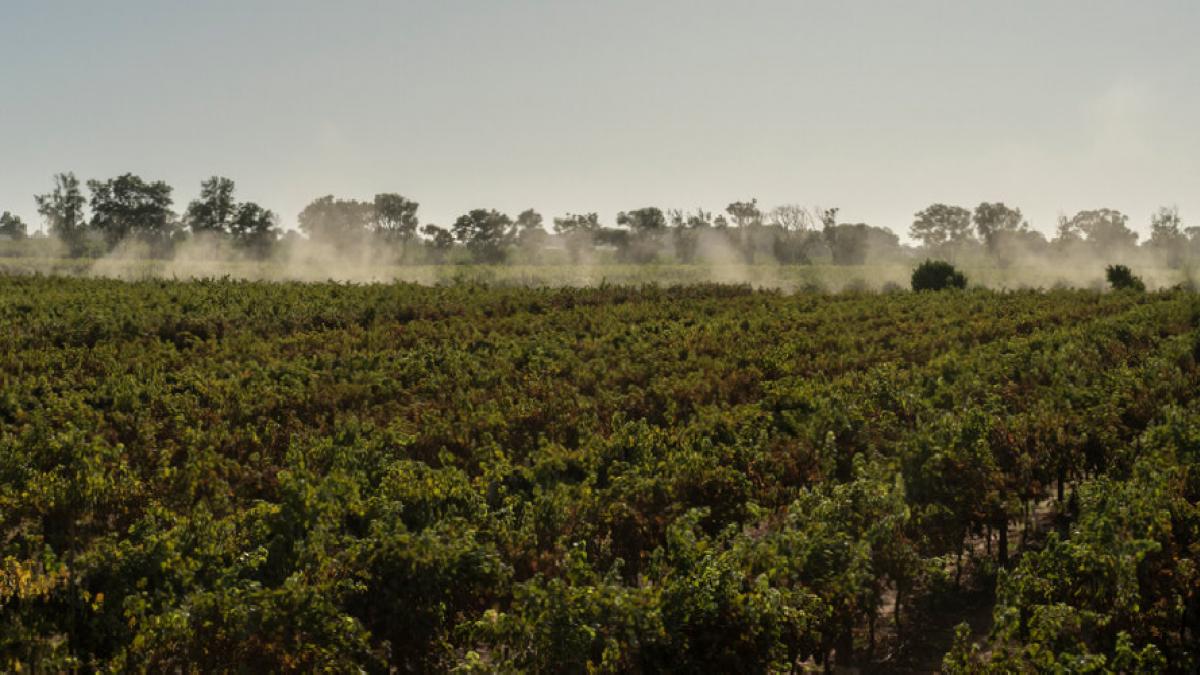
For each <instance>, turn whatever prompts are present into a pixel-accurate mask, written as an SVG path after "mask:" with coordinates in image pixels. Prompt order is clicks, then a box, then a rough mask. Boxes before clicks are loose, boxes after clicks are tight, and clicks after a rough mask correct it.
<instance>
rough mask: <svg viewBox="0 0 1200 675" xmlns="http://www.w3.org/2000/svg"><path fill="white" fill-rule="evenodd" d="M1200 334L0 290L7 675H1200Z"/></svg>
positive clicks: (495, 304)
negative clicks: (863, 673)
mask: <svg viewBox="0 0 1200 675" xmlns="http://www.w3.org/2000/svg"><path fill="white" fill-rule="evenodd" d="M1197 392H1200V298H1198V297H1197V296H1196V295H1195V294H1194V293H1189V292H1185V291H1180V290H1164V291H1158V292H1152V293H1138V292H1114V293H1101V292H1096V291H1092V290H1086V291H1085V290H1054V291H1007V292H997V291H985V290H967V291H948V292H938V293H911V292H889V293H873V292H847V293H843V294H839V295H830V294H825V293H818V292H806V291H800V292H795V293H787V292H783V291H770V290H752V289H751V288H749V287H746V286H736V285H705V284H692V285H686V286H677V287H670V288H664V287H656V286H633V285H607V284H604V285H599V286H594V287H587V288H570V287H565V288H547V287H518V286H512V287H508V286H497V285H490V286H489V285H485V284H477V283H458V284H450V285H443V286H419V285H415V284H404V283H393V284H372V285H352V284H338V283H269V282H253V281H233V280H199V281H167V280H140V281H119V280H111V279H95V278H91V279H89V278H69V277H52V276H51V277H45V276H0V668H2V669H4V670H6V671H15V670H18V669H21V670H25V669H33V670H35V671H60V670H68V669H80V670H83V669H86V670H116V671H124V670H137V671H141V670H150V671H156V672H158V671H188V672H191V671H205V672H207V671H212V670H220V669H222V668H227V667H228V666H229V664H230V663H236V664H239V666H240V667H241V668H242V669H244V670H245V671H248V672H260V671H261V672H278V671H305V672H308V671H314V670H325V669H327V670H334V671H358V670H365V671H368V672H387V671H389V670H396V671H404V672H414V671H415V672H426V671H450V670H454V671H458V672H495V671H506V672H512V671H527V672H588V671H601V672H611V671H620V672H656V671H683V672H697V671H712V672H764V671H785V672H786V671H797V670H802V669H809V670H820V669H830V668H832V667H834V666H855V667H861V668H865V669H879V670H892V671H899V670H922V669H929V668H937V669H942V670H944V671H946V672H989V671H995V672H1030V671H1056V670H1057V671H1103V670H1114V671H1125V672H1156V671H1163V670H1170V671H1176V672H1195V671H1196V670H1197V669H1200V646H1198V645H1200V503H1198V500H1200V398H1198V397H1197Z"/></svg>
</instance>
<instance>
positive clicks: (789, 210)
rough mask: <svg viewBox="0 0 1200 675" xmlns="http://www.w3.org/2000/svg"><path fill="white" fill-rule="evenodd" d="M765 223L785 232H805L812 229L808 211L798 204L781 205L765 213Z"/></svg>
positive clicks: (810, 216) (811, 220)
mask: <svg viewBox="0 0 1200 675" xmlns="http://www.w3.org/2000/svg"><path fill="white" fill-rule="evenodd" d="M767 223H768V224H770V225H774V226H776V227H778V228H780V229H782V230H785V231H787V232H807V231H808V230H811V229H813V218H812V215H811V214H810V213H809V211H808V209H806V208H804V207H803V206H800V205H799V204H783V205H781V206H776V207H775V208H773V209H771V210H770V211H769V212H767Z"/></svg>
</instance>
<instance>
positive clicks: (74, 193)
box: [34, 172, 87, 255]
mask: <svg viewBox="0 0 1200 675" xmlns="http://www.w3.org/2000/svg"><path fill="white" fill-rule="evenodd" d="M34 200H35V201H36V202H37V207H38V213H39V214H41V216H42V218H44V219H45V221H46V225H47V227H48V229H49V231H50V234H51V235H52V236H54V237H57V238H58V239H59V240H60V241H62V242H63V243H64V244H66V245H67V246H68V247H69V248H70V249H71V253H72V254H73V255H78V254H79V253H80V251H81V248H82V245H83V238H84V234H85V233H86V227H87V224H86V220H85V218H84V214H83V208H84V206H86V205H87V199H86V198H85V197H84V196H83V192H82V191H81V190H80V189H79V179H78V178H76V177H75V174H73V173H70V172H68V173H60V174H57V175H55V176H54V189H53V190H51V191H50V192H48V193H46V194H44V195H36V196H34Z"/></svg>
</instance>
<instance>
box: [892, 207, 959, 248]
mask: <svg viewBox="0 0 1200 675" xmlns="http://www.w3.org/2000/svg"><path fill="white" fill-rule="evenodd" d="M914 218H915V219H914V220H913V224H912V227H910V228H909V230H908V235H909V236H910V237H912V238H913V239H916V240H917V241H919V242H921V243H922V244H924V245H925V246H928V247H930V248H938V247H941V246H946V245H959V244H965V243H967V242H969V241H971V212H970V211H968V210H966V209H964V208H963V207H961V206H948V205H946V204H933V205H932V206H930V207H928V208H926V209H925V210H924V211H919V212H918V213H917V214H916V215H915V216H914Z"/></svg>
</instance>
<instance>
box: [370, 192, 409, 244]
mask: <svg viewBox="0 0 1200 675" xmlns="http://www.w3.org/2000/svg"><path fill="white" fill-rule="evenodd" d="M418 207H420V204H418V203H417V202H414V201H413V200H411V199H408V198H407V197H404V196H403V195H399V194H396V193H394V192H385V193H382V194H377V195H375V203H374V216H375V222H374V225H375V232H376V233H377V234H380V235H382V236H383V237H384V238H385V239H388V240H392V241H408V240H410V239H412V238H413V236H414V235H415V234H416V233H417V226H418V225H419V224H420V221H419V220H418V218H417V208H418Z"/></svg>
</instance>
